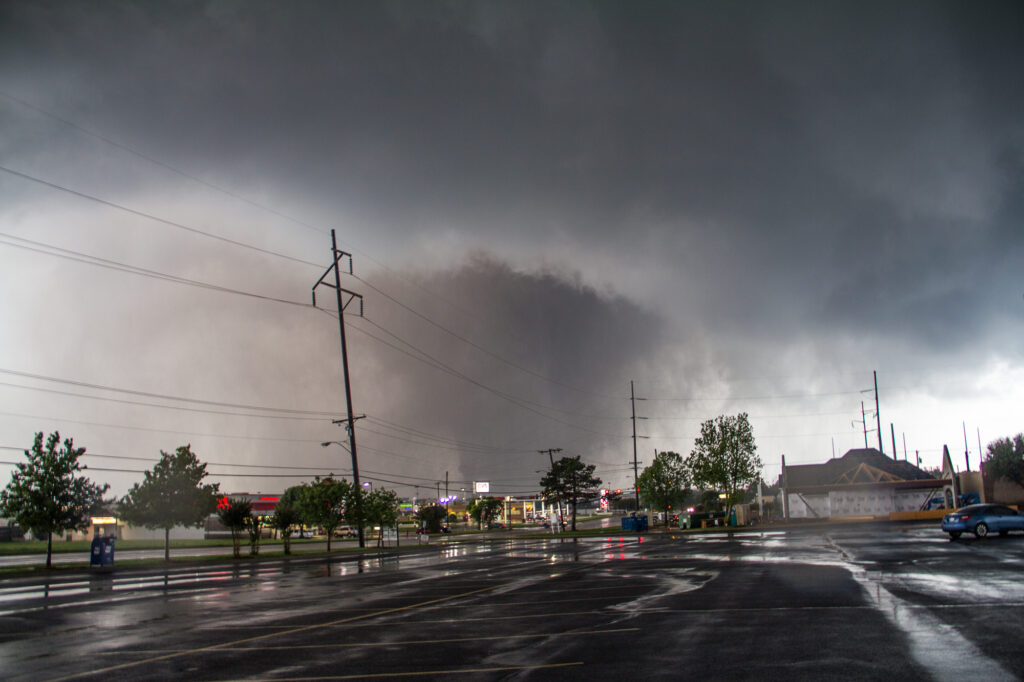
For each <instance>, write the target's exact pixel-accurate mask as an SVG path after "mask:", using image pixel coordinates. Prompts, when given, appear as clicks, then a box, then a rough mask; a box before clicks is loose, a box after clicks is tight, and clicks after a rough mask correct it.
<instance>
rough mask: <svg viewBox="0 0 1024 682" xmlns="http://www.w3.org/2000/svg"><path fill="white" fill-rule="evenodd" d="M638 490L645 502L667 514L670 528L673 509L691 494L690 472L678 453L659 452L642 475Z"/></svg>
mask: <svg viewBox="0 0 1024 682" xmlns="http://www.w3.org/2000/svg"><path fill="white" fill-rule="evenodd" d="M637 488H639V490H640V497H641V498H643V500H644V502H646V503H647V504H648V505H650V506H651V508H653V509H656V510H659V511H663V512H665V526H666V527H668V525H669V523H670V519H669V516H670V513H671V510H672V508H673V507H675V508H678V507H679V506H680V505H681V504H682V502H683V501H684V500H685V499H686V498H687V496H688V495H689V494H690V472H689V470H688V469H687V468H686V465H685V463H684V462H683V458H682V457H681V456H680V455H679V454H678V453H676V452H659V453H658V454H657V455H655V457H654V461H653V462H652V463H651V465H650V466H648V467H647V468H646V469H644V470H643V472H642V473H641V474H640V477H639V478H638V479H637Z"/></svg>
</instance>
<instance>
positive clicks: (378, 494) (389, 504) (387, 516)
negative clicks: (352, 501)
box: [361, 488, 399, 547]
mask: <svg viewBox="0 0 1024 682" xmlns="http://www.w3.org/2000/svg"><path fill="white" fill-rule="evenodd" d="M361 502H362V513H363V516H364V518H365V520H366V521H367V522H368V523H369V524H372V525H379V526H380V527H381V533H380V535H378V536H377V545H378V546H379V547H383V546H384V532H383V531H384V529H385V528H394V527H395V526H396V525H397V524H398V512H399V502H398V494H397V493H396V492H395V491H394V490H387V489H384V488H375V489H374V490H372V491H370V492H369V493H367V494H366V495H364V496H363V499H362V500H361Z"/></svg>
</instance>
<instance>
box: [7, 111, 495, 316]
mask: <svg viewBox="0 0 1024 682" xmlns="http://www.w3.org/2000/svg"><path fill="white" fill-rule="evenodd" d="M0 96H3V97H6V98H7V99H9V100H11V101H13V102H17V103H18V104H20V105H22V106H24V107H27V108H29V109H32V110H33V111H36V112H38V113H40V114H43V115H44V116H48V117H49V118H52V119H54V120H56V121H59V122H61V123H63V124H64V125H67V126H70V127H72V128H74V129H75V130H78V131H79V132H81V133H84V134H85V135H88V136H90V137H94V138H96V139H98V140H101V141H103V142H105V143H107V144H109V145H112V146H114V147H117V148H118V149H122V150H124V151H126V152H128V153H129V154H132V155H134V156H137V157H139V158H141V159H144V160H146V161H149V162H150V163H152V164H154V165H157V166H159V167H161V168H164V169H166V170H169V171H171V172H172V173H175V174H177V175H180V176H182V177H184V178H188V179H189V180H192V181H193V182H196V183H199V184H200V185H203V186H204V187H208V188H210V189H213V190H215V191H217V192H221V193H222V194H224V195H226V196H229V197H232V198H234V199H237V200H239V201H242V202H244V203H246V204H248V205H250V206H253V207H255V208H258V209H261V210H263V211H266V212H267V213H270V214H273V215H276V216H278V217H280V218H284V219H285V220H287V221H290V222H292V223H295V224H296V225H299V226H301V227H304V228H307V229H309V230H312V231H314V232H317V233H320V234H328V232H329V231H328V230H327V229H326V228H322V227H317V226H316V225H311V224H310V223H307V222H305V221H303V220H300V219H298V218H296V217H294V216H291V215H288V214H286V213H283V212H281V211H278V210H276V209H274V208H271V207H269V206H267V205H265V204H261V203H259V202H257V201H253V200H252V199H249V198H247V197H245V196H243V195H241V194H237V193H235V192H232V191H231V190H228V189H225V188H224V187H221V186H219V185H216V184H214V183H212V182H209V181H207V180H203V179H202V178H199V177H197V176H195V175H192V174H191V173H187V172H185V171H183V170H181V169H179V168H176V167H174V166H172V165H170V164H169V163H166V162H164V161H160V160H159V159H156V158H154V157H153V156H150V155H148V154H145V153H143V152H140V151H138V150H137V149H134V148H132V147H130V146H128V145H126V144H123V143H121V142H117V141H116V140H113V139H111V138H109V137H106V136H104V135H101V134H99V133H97V132H94V131H92V130H89V129H88V128H85V127H84V126H81V125H79V124H77V123H74V122H73V121H70V120H68V119H67V118H64V117H62V116H59V115H57V114H55V113H53V112H50V111H47V110H46V109H43V108H41V107H39V106H36V105H34V104H31V103H29V102H27V101H25V100H24V99H21V98H20V97H16V96H15V95H12V94H10V93H7V92H2V91H0ZM351 250H352V251H354V252H357V253H359V254H360V255H362V256H363V257H364V258H366V259H367V260H369V261H371V262H372V263H374V264H375V265H377V266H378V267H380V268H382V269H384V270H387V271H388V272H390V273H392V274H393V275H395V276H396V277H398V279H400V280H401V281H403V282H405V283H406V284H409V285H411V286H413V287H415V288H417V289H420V290H421V291H423V292H425V293H427V294H430V295H431V296H432V297H434V298H436V299H438V300H441V301H444V302H445V303H447V304H448V305H449V306H451V307H452V308H453V309H454V310H457V311H459V312H461V313H462V314H464V315H468V316H470V317H476V316H475V315H473V314H472V313H468V312H466V311H464V310H462V309H461V308H460V307H459V306H457V305H455V303H453V302H452V301H450V300H448V299H447V298H446V297H444V296H441V295H440V294H438V293H436V292H433V291H430V290H429V289H427V288H426V287H424V286H423V285H421V284H419V283H417V282H415V281H413V280H411V279H409V278H407V277H405V276H404V275H403V274H402V273H401V272H399V271H398V270H395V269H394V268H391V267H389V266H388V265H385V264H384V263H382V262H381V261H379V260H377V259H375V258H373V257H372V256H370V255H369V254H367V253H366V252H365V251H362V250H359V249H354V248H353V249H351ZM277 255H281V254H277ZM285 257H286V258H287V256H285ZM302 262H305V261H302ZM308 264H309V265H315V264H313V263H308ZM317 267H319V265H317Z"/></svg>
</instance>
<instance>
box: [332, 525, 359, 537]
mask: <svg viewBox="0 0 1024 682" xmlns="http://www.w3.org/2000/svg"><path fill="white" fill-rule="evenodd" d="M334 537H336V538H355V537H359V533H358V532H357V531H356V529H355V528H352V527H351V526H338V527H337V528H335V529H334Z"/></svg>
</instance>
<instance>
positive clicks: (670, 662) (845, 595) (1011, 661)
mask: <svg viewBox="0 0 1024 682" xmlns="http://www.w3.org/2000/svg"><path fill="white" fill-rule="evenodd" d="M1022 568H1024V536H1020V535H1011V536H1009V537H1005V538H999V537H994V538H988V539H986V540H973V539H969V540H963V541H958V542H949V541H948V540H947V539H946V537H945V536H944V535H942V534H940V533H939V532H938V531H937V529H935V528H934V527H930V526H929V527H919V526H918V527H914V526H903V527H900V526H890V525H888V524H885V525H871V526H862V525H858V526H845V527H841V526H836V527H830V528H819V529H815V530H800V531H786V532H765V533H746V534H735V535H731V536H730V535H728V534H725V533H716V534H708V535H701V536H692V535H691V536H681V535H676V536H672V535H660V534H654V535H644V536H642V537H641V538H638V537H636V536H632V535H631V536H624V537H622V538H619V536H617V535H612V536H609V537H607V538H600V539H586V540H572V539H565V540H561V539H544V540H529V539H515V538H509V539H506V540H500V541H498V540H496V541H492V542H485V543H480V544H474V545H459V546H452V547H449V548H446V549H440V548H439V549H437V550H434V551H431V552H430V553H428V554H426V555H416V556H402V557H396V556H386V555H385V556H382V557H380V558H377V557H374V558H367V559H362V560H354V559H352V558H351V557H349V558H347V559H346V560H336V561H332V562H331V563H328V562H327V561H326V560H324V559H322V558H321V559H315V560H314V559H305V560H298V561H295V560H293V561H290V562H284V561H280V562H277V561H275V562H267V563H263V564H261V565H259V567H254V568H234V567H228V568H224V567H207V568H203V569H201V570H196V569H191V570H188V569H176V570H172V571H170V572H167V573H163V572H149V573H133V574H131V575H129V574H124V575H122V574H120V573H118V574H115V575H114V576H84V577H82V578H81V579H74V578H68V579H66V580H64V579H61V580H59V581H58V580H54V581H51V582H50V584H49V585H48V586H41V585H40V584H39V581H38V580H35V581H21V582H19V581H12V580H9V581H4V582H3V583H2V584H0V671H2V673H3V677H4V678H5V679H32V680H35V679H69V678H74V679H96V680H105V679H138V678H146V679H182V678H188V679H239V678H262V679H278V680H280V679H310V678H316V679H358V678H367V677H385V678H387V677H410V676H412V677H419V678H421V679H441V678H451V677H458V678H460V679H481V680H491V679H494V680H497V679H538V680H543V679H556V678H557V679H560V680H562V679H569V680H577V679H578V680H595V679H616V678H618V679H638V678H656V679H691V678H692V679H702V678H703V679H750V680H766V679H767V680H773V679H780V680H781V679H816V680H817V679H851V680H853V679H856V680H864V679H877V680H883V679H884V680H892V679H915V680H916V679H940V680H964V679H979V678H980V679H985V680H986V682H992V681H994V680H1009V679H1021V678H1024V652H1022V647H1021V645H1020V642H1021V641H1022V635H1024V609H1022V607H1024V582H1022V581H1021V580H1020V578H1019V576H1020V575H1021V569H1022ZM42 589H46V590H47V594H43V592H42V591H41V590H42Z"/></svg>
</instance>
